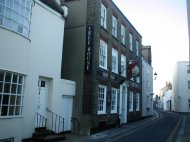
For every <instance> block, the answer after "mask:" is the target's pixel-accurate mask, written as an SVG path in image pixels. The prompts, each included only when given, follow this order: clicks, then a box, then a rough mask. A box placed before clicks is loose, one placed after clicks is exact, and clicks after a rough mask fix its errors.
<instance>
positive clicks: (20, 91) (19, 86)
mask: <svg viewBox="0 0 190 142" xmlns="http://www.w3.org/2000/svg"><path fill="white" fill-rule="evenodd" d="M17 87H18V88H17V94H21V93H22V86H21V85H18V86H17Z"/></svg>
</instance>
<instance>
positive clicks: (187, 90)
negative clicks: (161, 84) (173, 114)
mask: <svg viewBox="0 0 190 142" xmlns="http://www.w3.org/2000/svg"><path fill="white" fill-rule="evenodd" d="M172 81H173V83H172V84H173V93H172V110H173V111H177V112H190V68H189V62H188V61H180V62H177V63H176V65H175V67H174V71H173V80H172Z"/></svg>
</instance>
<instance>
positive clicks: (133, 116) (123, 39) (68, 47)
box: [62, 0, 142, 135]
mask: <svg viewBox="0 0 190 142" xmlns="http://www.w3.org/2000/svg"><path fill="white" fill-rule="evenodd" d="M66 4H67V6H68V7H69V16H68V18H67V21H66V30H65V42H64V51H63V64H64V66H63V67H62V77H63V78H67V79H69V80H75V81H76V83H77V86H76V96H75V98H74V110H73V118H75V119H76V120H78V121H79V124H80V130H79V131H80V134H81V135H89V134H90V133H91V132H93V131H96V130H97V129H101V130H103V129H106V128H110V127H115V125H117V124H118V123H127V121H134V120H138V119H140V118H141V98H142V95H141V94H142V90H141V87H142V84H141V69H142V61H141V45H142V42H141V40H142V37H141V35H140V34H139V33H138V31H137V30H136V29H135V28H134V27H133V25H132V24H131V23H130V22H129V21H128V19H127V18H126V17H125V16H124V15H123V13H122V12H121V11H120V10H119V9H118V7H117V6H116V5H115V4H114V3H113V1H112V0H81V1H78V0H71V1H69V0H68V1H66ZM132 61H135V62H136V63H135V64H136V65H135V66H138V68H136V71H137V72H136V73H135V74H133V77H131V76H130V75H129V74H130V73H131V72H130V69H129V65H130V64H131V63H132ZM127 78H128V79H127Z"/></svg>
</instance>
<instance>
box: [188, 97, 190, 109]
mask: <svg viewBox="0 0 190 142" xmlns="http://www.w3.org/2000/svg"><path fill="white" fill-rule="evenodd" d="M188 103H189V108H190V99H188Z"/></svg>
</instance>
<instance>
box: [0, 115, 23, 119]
mask: <svg viewBox="0 0 190 142" xmlns="http://www.w3.org/2000/svg"><path fill="white" fill-rule="evenodd" d="M23 117H24V116H23V115H19V116H0V119H17V118H23Z"/></svg>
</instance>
